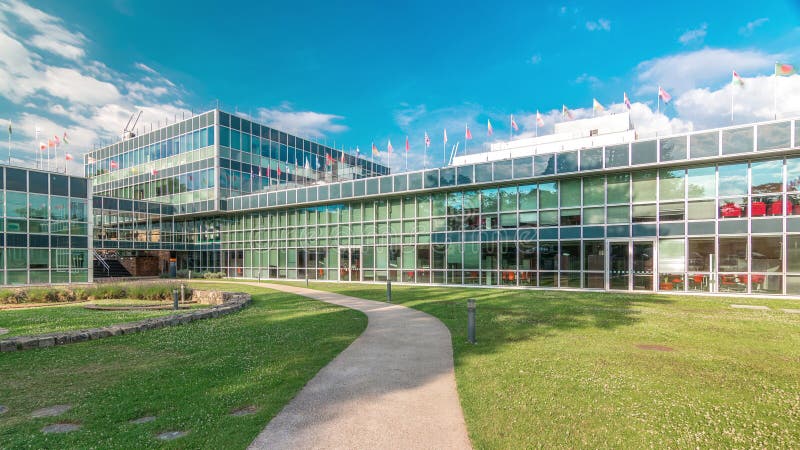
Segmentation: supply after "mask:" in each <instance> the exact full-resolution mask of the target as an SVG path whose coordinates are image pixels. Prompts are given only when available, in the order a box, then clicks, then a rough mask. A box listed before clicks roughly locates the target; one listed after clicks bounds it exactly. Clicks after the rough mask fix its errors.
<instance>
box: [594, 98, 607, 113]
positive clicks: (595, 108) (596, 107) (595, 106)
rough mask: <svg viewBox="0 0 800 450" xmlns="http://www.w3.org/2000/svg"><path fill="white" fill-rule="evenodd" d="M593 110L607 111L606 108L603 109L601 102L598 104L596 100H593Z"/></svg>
mask: <svg viewBox="0 0 800 450" xmlns="http://www.w3.org/2000/svg"><path fill="white" fill-rule="evenodd" d="M592 109H594V111H595V112H602V111H605V108H604V107H603V105H601V104H600V102H598V101H597V99H596V98H593V99H592Z"/></svg>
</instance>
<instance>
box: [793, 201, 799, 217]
mask: <svg viewBox="0 0 800 450" xmlns="http://www.w3.org/2000/svg"><path fill="white" fill-rule="evenodd" d="M794 215H795V216H800V203H798V204H796V205H794Z"/></svg>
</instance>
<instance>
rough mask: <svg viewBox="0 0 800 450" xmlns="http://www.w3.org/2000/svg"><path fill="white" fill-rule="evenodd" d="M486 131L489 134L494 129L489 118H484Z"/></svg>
mask: <svg viewBox="0 0 800 450" xmlns="http://www.w3.org/2000/svg"><path fill="white" fill-rule="evenodd" d="M486 132H487V133H489V136H491V135H492V133H494V129H493V128H492V121H491V120H490V119H486Z"/></svg>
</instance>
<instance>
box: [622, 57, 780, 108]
mask: <svg viewBox="0 0 800 450" xmlns="http://www.w3.org/2000/svg"><path fill="white" fill-rule="evenodd" d="M777 59H779V56H777V55H774V54H768V53H764V52H761V51H757V50H730V49H724V48H703V49H701V50H696V51H691V52H684V53H678V54H676V55H670V56H665V57H661V58H654V59H650V60H647V61H644V62H642V63H639V65H638V66H637V67H636V70H635V72H636V81H637V82H638V84H639V87H638V88H637V89H636V91H635V92H636V94H638V95H647V94H652V95H653V96H655V93H656V90H657V89H658V86H659V85H660V86H663V87H664V88H665V89H667V90H668V91H669V92H670V93H672V94H673V95H674V94H676V93H677V94H681V93H683V92H686V91H688V90H691V89H695V88H698V87H701V86H709V85H713V84H715V83H718V82H720V81H722V80H724V79H727V78H729V77H730V76H731V70H732V69H736V70H737V71H738V72H740V73H742V72H751V71H757V70H759V69H763V68H765V67H771V66H772V64H774V62H775V61H776V60H777Z"/></svg>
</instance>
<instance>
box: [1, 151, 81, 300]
mask: <svg viewBox="0 0 800 450" xmlns="http://www.w3.org/2000/svg"><path fill="white" fill-rule="evenodd" d="M87 185H88V183H87V180H86V179H85V178H81V177H71V176H67V175H63V174H56V173H48V172H43V171H39V170H30V169H22V168H16V167H7V166H0V228H2V230H3V233H0V284H8V285H22V284H47V283H70V282H72V283H78V282H87V281H90V280H91V274H90V273H89V262H90V255H89V244H90V243H89V228H90V225H89V220H88V218H89V205H88V197H89V192H88V186H87Z"/></svg>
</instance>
